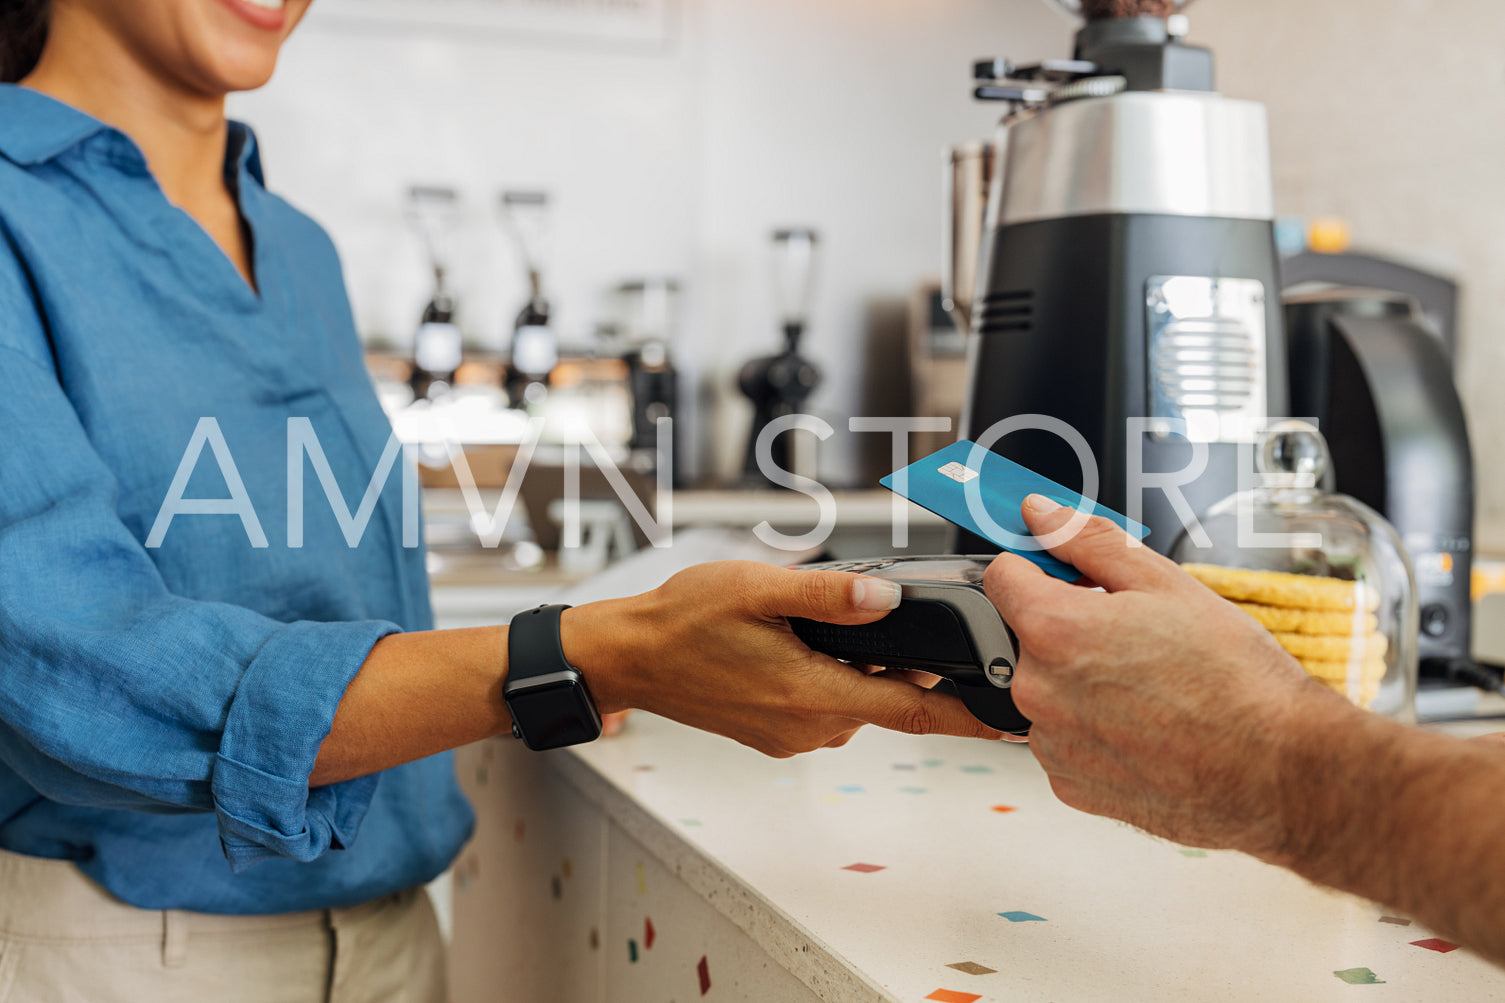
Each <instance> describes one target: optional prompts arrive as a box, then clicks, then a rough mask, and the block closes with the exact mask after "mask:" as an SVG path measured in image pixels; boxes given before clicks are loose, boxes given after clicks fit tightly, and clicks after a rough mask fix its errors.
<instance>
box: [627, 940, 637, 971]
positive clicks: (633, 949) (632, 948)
mask: <svg viewBox="0 0 1505 1003" xmlns="http://www.w3.org/2000/svg"><path fill="white" fill-rule="evenodd" d="M627 960H628V961H629V962H630V963H632V964H634V965H635V964H637V962H638V942H637V941H635V940H631V939H629V940H628V941H627Z"/></svg>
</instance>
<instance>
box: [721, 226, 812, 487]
mask: <svg viewBox="0 0 1505 1003" xmlns="http://www.w3.org/2000/svg"><path fill="white" fill-rule="evenodd" d="M819 243H820V235H819V234H818V233H817V232H816V231H814V230H811V229H807V228H796V229H787V230H777V231H775V232H774V235H773V248H774V268H775V272H774V280H775V290H776V292H777V295H778V306H779V314H780V327H781V328H782V330H783V332H784V349H783V351H781V352H779V354H777V355H767V356H763V357H762V358H757V359H752V360H750V361H748V362H745V363H743V365H742V368H741V369H740V370H739V371H738V373H737V387H738V389H740V390H741V391H742V393H743V394H744V395H745V396H746V397H747V398H748V400H750V401H752V404H753V421H752V427H751V428H750V430H749V431H748V435H747V453H746V454H745V456H744V458H743V461H742V481H743V484H744V485H747V486H757V487H767V486H769V483H770V482H769V480H768V477H767V475H766V474H765V473H764V472H763V470H761V469H760V468H759V464H758V440H759V438H760V437H761V436H762V435H763V430H764V429H765V428H766V427H767V426H768V424H769V423H770V422H772V421H774V420H775V419H778V418H786V417H788V416H790V415H794V414H798V413H799V412H800V411H801V410H803V408H804V405H805V402H806V401H807V400H809V398H810V395H811V394H813V393H815V391H816V388H817V387H819V386H820V379H821V373H820V369H818V368H817V367H816V365H815V363H813V362H811V361H810V360H809V359H807V358H805V357H804V356H803V355H800V352H799V349H800V339H801V338H802V337H803V336H804V334H805V328H806V327H807V326H808V325H809V319H810V306H811V302H810V301H811V296H812V294H813V291H814V286H815V251H816V248H817V246H818V245H819ZM792 453H793V451H792V449H791V448H790V436H789V435H787V434H784V435H778V436H776V437H774V438H773V439H772V441H771V442H770V443H769V457H770V459H771V461H772V462H773V465H774V466H775V467H777V468H778V469H779V470H784V471H790V472H793V473H796V474H801V475H803V476H813V475H814V473H815V471H814V470H811V469H797V468H798V467H800V466H802V465H801V464H797V463H794V462H792V459H793V456H792Z"/></svg>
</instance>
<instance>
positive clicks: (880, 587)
mask: <svg viewBox="0 0 1505 1003" xmlns="http://www.w3.org/2000/svg"><path fill="white" fill-rule="evenodd" d="M903 595H904V591H903V590H902V589H901V588H900V587H899V583H898V582H891V581H888V580H887V579H884V578H867V577H861V578H856V579H854V580H853V581H852V604H853V605H854V606H856V607H857V608H858V609H897V608H898V606H899V600H900V598H902V597H903Z"/></svg>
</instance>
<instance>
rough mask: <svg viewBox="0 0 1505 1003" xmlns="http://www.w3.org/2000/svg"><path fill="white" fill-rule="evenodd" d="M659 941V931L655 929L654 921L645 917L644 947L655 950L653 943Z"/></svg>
mask: <svg viewBox="0 0 1505 1003" xmlns="http://www.w3.org/2000/svg"><path fill="white" fill-rule="evenodd" d="M657 939H658V931H657V930H655V929H654V928H653V920H651V919H649V918H648V917H647V916H644V917H643V946H644V947H645V948H647V949H648V950H650V951H651V950H653V942H654V941H655V940H657Z"/></svg>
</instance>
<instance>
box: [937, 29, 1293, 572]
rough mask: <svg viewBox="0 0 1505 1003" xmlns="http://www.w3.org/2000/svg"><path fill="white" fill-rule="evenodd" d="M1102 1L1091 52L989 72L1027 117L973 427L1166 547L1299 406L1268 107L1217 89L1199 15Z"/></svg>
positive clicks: (1019, 124)
mask: <svg viewBox="0 0 1505 1003" xmlns="http://www.w3.org/2000/svg"><path fill="white" fill-rule="evenodd" d="M1083 6H1084V8H1087V13H1088V16H1089V20H1088V21H1087V23H1086V24H1085V25H1084V26H1083V27H1082V28H1081V30H1080V32H1079V33H1078V34H1077V37H1076V47H1075V52H1074V53H1073V58H1072V59H1069V60H1046V61H1044V62H1040V63H1036V64H1033V65H1028V66H1015V65H1013V64H1011V63H1009V62H1008V61H1006V60H989V61H986V62H983V63H979V64H978V65H977V66H976V68H975V72H976V76H977V78H978V84H977V87H976V91H975V94H976V96H977V97H978V98H981V99H989V100H1001V101H1004V102H1006V103H1007V104H1008V106H1009V111H1008V113H1007V115H1006V117H1005V118H1004V119H1003V121H1002V123H1001V125H1000V127H999V131H998V135H997V138H996V140H995V156H996V161H997V177H996V178H995V180H994V181H993V184H992V186H991V191H990V194H989V201H988V209H987V213H988V218H987V225H986V230H985V233H984V236H983V239H982V244H981V249H980V255H981V261H980V263H979V267H978V269H977V273H978V284H977V288H976V299H975V303H974V306H973V310H972V326H973V330H974V335H973V343H972V345H971V347H970V353H971V360H970V362H971V364H970V375H969V381H970V392H969V402H968V406H967V408H966V411H965V415H966V426H965V430H964V431H965V433H966V434H967V436H969V437H970V438H973V439H975V440H977V441H980V442H983V443H984V444H986V445H988V446H989V447H990V448H992V449H993V450H994V451H996V452H998V453H1000V454H1001V455H1004V456H1006V457H1008V458H1009V459H1012V460H1014V461H1016V462H1018V463H1021V464H1023V465H1024V466H1026V467H1029V468H1031V469H1033V470H1037V471H1039V472H1040V473H1042V474H1044V475H1045V476H1047V477H1050V478H1052V479H1053V480H1056V481H1059V482H1060V483H1062V484H1065V485H1067V486H1070V487H1074V488H1077V489H1079V490H1082V491H1083V492H1084V493H1087V494H1095V495H1096V498H1097V500H1098V501H1100V502H1102V503H1103V504H1105V505H1107V506H1108V507H1110V508H1113V509H1116V510H1118V511H1120V512H1126V513H1128V514H1129V515H1131V516H1133V517H1134V518H1136V519H1138V520H1140V521H1141V522H1143V523H1145V524H1146V525H1147V526H1149V527H1150V529H1151V533H1152V535H1151V536H1150V538H1149V541H1148V542H1149V543H1150V544H1152V545H1153V546H1155V547H1156V548H1157V549H1159V550H1161V551H1164V550H1166V549H1168V548H1169V547H1170V545H1171V544H1172V542H1173V541H1174V540H1175V539H1176V537H1177V535H1178V534H1179V533H1180V531H1181V529H1182V527H1183V525H1184V524H1185V523H1186V521H1187V520H1189V519H1190V518H1191V517H1192V515H1193V513H1195V512H1197V511H1201V510H1203V509H1205V508H1207V507H1208V506H1210V505H1211V504H1213V503H1214V502H1216V501H1218V500H1219V499H1221V498H1223V497H1224V496H1226V495H1228V494H1231V493H1232V492H1234V491H1236V490H1237V487H1238V479H1237V470H1238V466H1237V460H1238V453H1239V445H1240V444H1241V443H1252V442H1253V440H1254V438H1255V436H1256V434H1257V433H1258V431H1259V429H1260V428H1261V427H1262V426H1263V424H1264V423H1265V422H1266V420H1267V419H1268V418H1270V417H1282V416H1284V415H1286V414H1287V413H1288V410H1287V386H1286V362H1285V353H1284V343H1283V339H1282V338H1281V328H1280V321H1281V318H1280V303H1279V299H1280V298H1279V290H1280V285H1279V277H1278V271H1277V258H1276V250H1275V240H1274V232H1273V226H1272V218H1273V209H1272V194H1271V183H1270V164H1269V152H1268V138H1267V131H1266V123H1265V111H1264V108H1263V106H1261V105H1259V104H1255V103H1253V102H1249V101H1238V100H1232V99H1229V98H1225V97H1222V96H1220V95H1218V94H1217V93H1215V92H1214V91H1213V72H1212V54H1211V53H1210V52H1208V51H1207V50H1206V49H1202V48H1198V47H1195V46H1191V45H1188V44H1186V43H1184V42H1183V41H1182V40H1181V38H1180V37H1178V36H1176V35H1173V34H1172V33H1171V30H1170V28H1168V24H1169V25H1170V26H1171V27H1172V28H1175V29H1176V30H1178V31H1179V30H1181V29H1182V27H1183V24H1184V18H1180V17H1179V16H1178V17H1176V18H1174V19H1172V20H1168V19H1167V18H1165V17H1163V16H1151V15H1146V14H1144V13H1142V12H1143V11H1144V10H1159V11H1161V12H1162V13H1163V12H1164V10H1165V9H1166V7H1167V4H1165V3H1163V2H1158V3H1157V2H1146V3H1140V4H1137V5H1136V4H1134V3H1115V4H1091V5H1085V4H1084V5H1083ZM1125 13H1126V14H1129V15H1130V16H1114V15H1120V14H1125ZM1042 417H1043V419H1044V420H1043V421H1042ZM1010 418H1014V419H1015V421H1014V422H1012V423H1010V424H1011V425H1014V426H1017V425H1021V424H1022V425H1023V426H1024V427H1023V428H1013V429H1010V430H1008V431H1007V434H1005V435H1003V436H1002V437H1001V438H1000V437H998V436H999V433H1000V431H1002V430H1003V429H1005V428H1008V426H997V423H999V422H1003V421H1005V420H1006V419H1010ZM995 426H997V427H995ZM1042 426H1049V427H1042ZM1073 438H1075V439H1076V440H1077V441H1076V442H1075V443H1073V442H1072V441H1069V440H1071V439H1073ZM1084 451H1085V452H1086V453H1088V454H1090V455H1087V456H1084V455H1083V453H1084ZM1202 460H1205V464H1204V463H1201V462H1200V461H1202ZM1084 461H1090V462H1084ZM1199 465H1200V472H1198V467H1199ZM1084 469H1085V470H1086V471H1087V472H1088V473H1089V474H1091V475H1094V476H1096V478H1097V479H1098V484H1097V485H1096V491H1095V492H1094V491H1093V488H1094V485H1093V484H1092V483H1091V477H1084ZM1136 471H1143V472H1145V476H1143V477H1139V476H1136ZM1166 485H1170V486H1172V488H1173V490H1172V491H1167V490H1164V489H1163V488H1164V486H1166ZM956 549H957V550H958V551H960V552H964V553H965V552H974V553H975V552H980V551H983V550H988V549H994V548H991V547H989V546H988V545H987V544H986V542H985V541H982V540H980V539H977V538H975V537H971V536H970V534H963V535H962V536H961V538H960V539H959V540H958V541H957V546H956Z"/></svg>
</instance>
